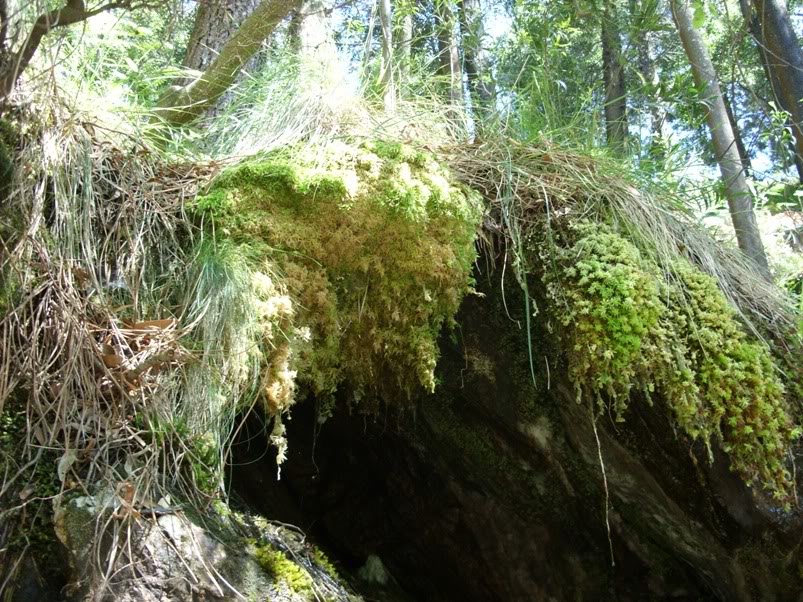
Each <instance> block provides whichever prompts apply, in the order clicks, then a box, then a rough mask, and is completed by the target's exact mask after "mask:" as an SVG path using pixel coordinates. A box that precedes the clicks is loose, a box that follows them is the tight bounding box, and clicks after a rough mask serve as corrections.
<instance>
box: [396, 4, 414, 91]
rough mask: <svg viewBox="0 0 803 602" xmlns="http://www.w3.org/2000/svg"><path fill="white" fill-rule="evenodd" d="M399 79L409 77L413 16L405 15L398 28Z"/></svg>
mask: <svg viewBox="0 0 803 602" xmlns="http://www.w3.org/2000/svg"><path fill="white" fill-rule="evenodd" d="M398 47H399V52H398V57H399V78H400V79H401V80H402V81H403V80H406V79H408V78H409V76H410V60H411V59H412V55H413V15H411V14H405V15H404V16H403V17H402V18H401V26H400V27H399V42H398Z"/></svg>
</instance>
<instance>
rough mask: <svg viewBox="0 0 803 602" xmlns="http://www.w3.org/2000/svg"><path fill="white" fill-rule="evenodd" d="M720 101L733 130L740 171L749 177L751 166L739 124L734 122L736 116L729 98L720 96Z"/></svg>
mask: <svg viewBox="0 0 803 602" xmlns="http://www.w3.org/2000/svg"><path fill="white" fill-rule="evenodd" d="M722 101H723V102H724V103H725V110H726V111H727V113H728V122H729V123H730V124H731V128H732V129H733V137H734V139H735V140H736V150H738V151H739V159H740V160H741V162H742V169H743V170H744V173H745V175H748V176H749V175H750V170H751V169H752V167H753V165H752V163H751V161H750V155H749V154H748V152H747V147H746V146H745V145H744V140H743V139H742V129H741V128H740V127H739V122H738V121H737V120H736V115H735V114H734V113H733V105H731V101H730V98H728V95H727V94H725V93H723V94H722Z"/></svg>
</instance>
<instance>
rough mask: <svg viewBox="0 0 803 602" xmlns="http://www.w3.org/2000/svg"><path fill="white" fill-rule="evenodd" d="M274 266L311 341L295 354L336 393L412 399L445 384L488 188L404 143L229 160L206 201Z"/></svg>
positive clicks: (232, 232)
mask: <svg viewBox="0 0 803 602" xmlns="http://www.w3.org/2000/svg"><path fill="white" fill-rule="evenodd" d="M195 208H196V210H197V212H198V213H199V214H201V215H203V216H205V218H207V219H211V220H212V221H213V222H214V227H215V230H216V231H217V232H222V233H224V234H225V236H227V237H229V238H230V239H231V240H232V241H234V242H235V243H236V244H240V245H243V246H246V247H248V248H249V249H251V252H250V253H249V256H250V257H252V258H253V262H254V264H257V263H259V262H263V263H268V264H269V265H270V266H271V267H270V269H271V271H272V272H273V273H275V274H277V275H278V276H277V280H276V284H277V286H279V287H281V288H282V289H283V290H286V291H287V293H288V294H289V297H290V299H291V300H292V303H293V312H292V313H293V316H292V324H291V325H289V327H288V328H286V329H284V331H285V333H289V332H290V331H293V332H295V333H296V334H297V335H298V336H297V337H296V340H302V339H303V340H304V343H303V344H299V345H298V346H297V347H296V348H295V351H293V354H292V358H291V361H290V363H291V364H292V369H293V370H294V371H295V370H297V371H298V375H299V379H301V380H302V382H304V383H305V384H306V385H308V386H309V387H310V388H311V389H312V390H313V391H314V392H315V393H316V394H318V395H321V396H324V397H326V396H327V395H330V394H333V393H334V391H335V390H336V389H337V388H338V387H339V386H340V385H341V384H344V383H346V384H347V385H348V386H349V387H350V389H351V391H352V392H353V399H354V400H360V399H364V398H371V399H377V398H383V399H386V400H389V401H403V400H406V399H409V398H410V397H411V396H412V394H413V392H414V391H415V390H416V389H418V388H420V387H423V388H424V389H427V390H432V389H433V388H434V385H435V381H434V376H433V369H434V366H435V362H436V360H437V357H438V347H437V343H436V341H437V337H438V334H439V332H440V330H441V328H442V327H443V326H444V325H449V324H451V323H452V316H453V315H454V314H455V312H456V311H457V308H458V306H459V304H460V301H461V299H462V297H463V296H464V295H465V294H466V293H467V292H469V291H470V290H471V286H472V281H471V270H472V265H473V262H474V259H475V249H474V239H475V235H476V230H477V225H478V223H479V219H480V215H481V209H480V203H479V200H478V197H476V196H475V195H473V194H470V193H468V192H467V191H465V190H464V189H462V188H461V187H460V186H457V185H455V184H454V183H452V182H450V180H449V176H448V173H447V172H446V171H445V170H444V169H443V168H441V167H440V166H439V165H437V164H436V163H434V162H433V161H432V160H431V159H430V158H429V157H428V156H426V155H425V154H423V153H419V152H417V151H414V150H412V149H409V148H408V147H405V146H403V145H397V144H386V143H374V144H371V145H366V146H365V147H363V148H355V147H351V146H348V145H344V144H330V145H328V146H326V147H323V148H314V149H304V150H298V151H297V152H295V153H291V152H289V151H285V152H282V153H277V154H274V155H270V156H268V157H262V158H260V159H259V160H258V161H251V162H249V163H246V164H243V165H240V166H237V167H235V168H233V169H230V170H228V171H226V172H225V173H223V174H221V176H220V177H219V178H218V179H217V180H216V181H215V183H214V184H213V186H212V187H211V189H210V191H209V192H208V193H207V194H205V195H203V196H201V197H199V198H198V199H197V201H196V203H195Z"/></svg>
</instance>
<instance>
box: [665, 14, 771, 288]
mask: <svg viewBox="0 0 803 602" xmlns="http://www.w3.org/2000/svg"><path fill="white" fill-rule="evenodd" d="M671 5H672V16H673V17H674V19H675V24H676V25H677V29H678V33H679V34H680V40H681V43H682V44H683V49H684V51H685V52H686V57H687V58H688V60H689V64H690V65H691V69H692V74H693V75H694V81H695V84H696V85H697V89H698V90H702V102H703V103H704V104H705V106H706V108H707V114H706V120H707V122H708V127H709V129H710V130H711V139H712V141H713V143H714V152H715V154H716V158H717V163H719V170H720V173H721V174H722V181H723V183H724V185H725V196H726V197H727V199H728V207H729V209H730V214H731V219H732V220H733V227H734V230H735V231H736V241H737V243H738V245H739V248H740V249H741V250H742V252H743V253H744V254H745V255H746V256H747V257H749V258H750V259H751V260H752V261H753V263H754V264H755V266H756V268H757V269H758V270H759V272H761V274H762V275H763V276H764V277H765V278H767V279H768V280H769V279H770V278H771V277H770V272H769V266H768V264H767V256H766V254H765V253H764V245H763V243H762V242H761V235H760V233H759V230H758V225H757V224H756V215H755V213H754V212H753V203H752V195H751V193H750V189H749V188H748V186H747V180H746V178H745V175H744V170H743V169H742V161H741V159H740V157H739V151H738V149H737V148H736V140H735V138H734V135H733V128H732V127H731V125H730V121H729V120H728V112H727V110H726V108H725V102H724V100H723V98H722V91H721V90H720V87H719V82H718V81H717V76H716V72H715V71H714V65H713V63H712V62H711V57H710V56H709V54H708V48H707V47H706V46H705V43H704V42H703V39H702V36H701V35H700V32H699V31H697V29H695V27H694V25H693V24H692V19H691V15H690V14H689V8H688V4H687V0H672V2H671Z"/></svg>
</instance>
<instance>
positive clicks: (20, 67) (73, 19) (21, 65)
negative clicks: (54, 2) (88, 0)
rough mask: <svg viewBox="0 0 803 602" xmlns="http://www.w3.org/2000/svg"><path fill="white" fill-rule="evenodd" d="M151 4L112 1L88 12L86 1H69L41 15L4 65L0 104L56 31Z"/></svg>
mask: <svg viewBox="0 0 803 602" xmlns="http://www.w3.org/2000/svg"><path fill="white" fill-rule="evenodd" d="M0 4H2V5H3V6H4V5H5V0H2V2H0ZM151 5H153V2H149V1H148V0H143V1H138V0H111V1H110V2H105V3H103V4H101V5H100V6H98V7H96V8H93V9H87V8H86V6H85V5H84V1H83V0H66V2H65V5H64V6H63V7H61V8H58V9H55V10H52V11H49V12H46V13H42V14H41V15H39V17H38V18H37V19H36V21H35V22H34V25H33V28H32V29H31V32H30V34H28V39H27V40H25V43H24V44H23V45H22V47H21V48H20V49H19V50H18V51H17V52H15V53H14V54H13V55H12V56H11V57H10V58H9V60H8V61H6V62H5V66H4V68H3V71H2V72H0V101H2V100H4V99H5V98H7V97H8V95H9V94H11V92H12V91H13V90H14V85H15V84H16V83H17V80H18V79H19V77H20V75H22V73H23V71H25V69H26V68H27V67H28V65H29V64H30V63H31V60H32V59H33V57H34V55H35V54H36V51H37V50H38V49H39V45H40V44H41V43H42V40H43V39H44V37H45V36H46V35H47V34H48V33H50V32H51V31H52V30H53V29H56V28H57V27H65V26H67V25H73V24H75V23H80V22H82V21H86V20H87V19H89V18H91V17H94V16H95V15H99V14H100V13H103V12H108V11H110V10H115V9H118V8H119V9H125V10H130V9H131V8H134V7H137V8H147V7H149V6H151ZM0 19H2V24H0V35H2V40H1V41H2V42H5V35H6V31H7V23H6V19H5V18H4V17H3V15H0Z"/></svg>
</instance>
